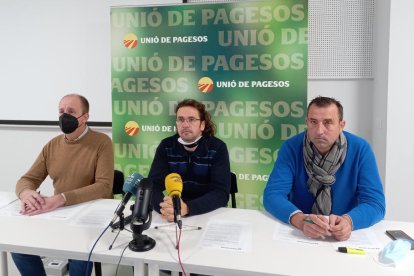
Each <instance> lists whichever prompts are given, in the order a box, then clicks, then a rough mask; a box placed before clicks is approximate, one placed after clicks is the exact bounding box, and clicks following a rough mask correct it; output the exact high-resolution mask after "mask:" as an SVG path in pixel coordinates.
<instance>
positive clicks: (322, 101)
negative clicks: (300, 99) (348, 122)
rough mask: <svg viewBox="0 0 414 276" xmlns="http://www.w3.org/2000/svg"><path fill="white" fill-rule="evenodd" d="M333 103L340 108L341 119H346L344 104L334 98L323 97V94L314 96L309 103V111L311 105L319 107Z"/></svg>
mask: <svg viewBox="0 0 414 276" xmlns="http://www.w3.org/2000/svg"><path fill="white" fill-rule="evenodd" d="M331 104H334V105H336V107H337V108H338V115H339V121H342V120H343V119H344V108H343V106H342V104H341V103H340V102H339V101H338V100H336V99H334V98H329V97H322V96H318V97H316V98H314V99H313V100H312V101H311V102H310V103H309V105H308V112H309V108H310V107H311V105H316V106H317V107H327V106H330V105H331ZM306 116H307V115H306Z"/></svg>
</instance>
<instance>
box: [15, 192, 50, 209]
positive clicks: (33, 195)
mask: <svg viewBox="0 0 414 276" xmlns="http://www.w3.org/2000/svg"><path fill="white" fill-rule="evenodd" d="M19 198H20V213H22V214H24V215H25V214H26V213H27V212H33V211H36V210H40V209H42V206H43V205H44V204H45V199H44V196H42V195H41V194H39V193H38V192H36V191H33V190H29V189H25V190H23V191H22V192H21V193H20V195H19Z"/></svg>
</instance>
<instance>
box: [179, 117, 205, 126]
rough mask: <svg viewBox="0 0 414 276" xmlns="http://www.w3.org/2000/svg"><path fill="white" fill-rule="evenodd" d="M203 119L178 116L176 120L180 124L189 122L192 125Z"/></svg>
mask: <svg viewBox="0 0 414 276" xmlns="http://www.w3.org/2000/svg"><path fill="white" fill-rule="evenodd" d="M200 120H201V119H197V118H194V117H188V118H184V117H178V118H177V119H176V120H175V121H176V122H177V124H178V125H182V124H184V122H187V123H189V124H190V125H192V124H195V123H196V122H197V121H200Z"/></svg>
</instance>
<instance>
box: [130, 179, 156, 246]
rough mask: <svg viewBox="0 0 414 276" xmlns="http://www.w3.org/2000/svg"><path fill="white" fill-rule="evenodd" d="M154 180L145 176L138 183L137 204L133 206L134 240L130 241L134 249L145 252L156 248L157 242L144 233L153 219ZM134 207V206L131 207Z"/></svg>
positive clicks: (132, 224) (132, 227) (132, 226)
mask: <svg viewBox="0 0 414 276" xmlns="http://www.w3.org/2000/svg"><path fill="white" fill-rule="evenodd" d="M151 198H152V182H151V180H150V179H149V178H144V179H142V180H141V182H140V183H139V185H138V190H137V192H136V199H135V204H134V206H133V209H134V210H133V212H132V221H131V230H132V238H133V240H132V241H131V242H130V243H129V245H128V246H129V248H130V249H131V250H132V251H136V252H144V251H148V250H150V249H152V248H154V246H155V244H156V242H155V240H154V239H153V238H151V237H148V236H147V235H142V232H143V231H144V230H147V229H148V228H149V227H150V225H151V220H152V202H151ZM131 209H132V208H131Z"/></svg>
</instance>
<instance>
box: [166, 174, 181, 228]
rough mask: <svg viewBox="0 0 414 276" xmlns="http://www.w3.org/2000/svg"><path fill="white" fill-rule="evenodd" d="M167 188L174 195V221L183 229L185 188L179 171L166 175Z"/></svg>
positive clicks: (170, 194) (169, 193)
mask: <svg viewBox="0 0 414 276" xmlns="http://www.w3.org/2000/svg"><path fill="white" fill-rule="evenodd" d="M165 189H166V190H167V193H168V195H169V196H171V197H172V202H173V207H174V222H175V223H177V225H178V228H180V229H181V227H182V221H181V192H182V190H183V180H182V179H181V176H180V175H179V174H178V173H170V174H168V175H167V176H166V177H165Z"/></svg>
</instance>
